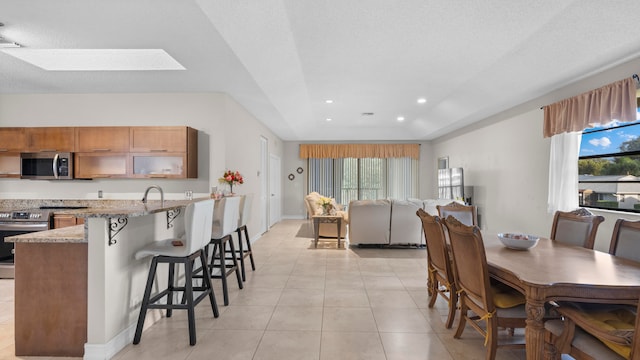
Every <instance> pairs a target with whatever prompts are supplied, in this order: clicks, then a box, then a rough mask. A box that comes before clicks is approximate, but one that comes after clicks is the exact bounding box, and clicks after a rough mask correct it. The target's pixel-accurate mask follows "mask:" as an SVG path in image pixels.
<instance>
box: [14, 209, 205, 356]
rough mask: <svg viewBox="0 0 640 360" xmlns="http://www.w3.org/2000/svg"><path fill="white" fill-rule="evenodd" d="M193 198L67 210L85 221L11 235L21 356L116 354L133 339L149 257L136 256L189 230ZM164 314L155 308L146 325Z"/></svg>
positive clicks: (17, 337) (17, 353)
mask: <svg viewBox="0 0 640 360" xmlns="http://www.w3.org/2000/svg"><path fill="white" fill-rule="evenodd" d="M192 201H197V200H184V201H182V200H181V201H165V202H164V204H161V203H160V201H150V202H149V204H147V205H144V204H141V203H140V202H136V203H134V202H132V204H131V205H130V206H128V207H126V208H88V209H78V210H65V211H62V212H64V213H66V214H70V215H73V216H76V217H81V218H84V219H85V223H84V225H76V226H72V227H67V228H61V229H54V230H47V231H42V232H35V233H29V234H24V235H18V236H13V237H10V238H7V241H10V242H14V243H15V269H16V277H15V308H16V310H15V314H16V317H15V324H16V325H15V327H16V329H15V330H16V335H15V346H16V355H17V356H83V357H84V358H85V359H109V358H111V357H112V356H113V355H115V354H116V353H117V352H118V351H119V350H121V349H122V348H124V347H125V346H126V345H127V344H129V343H130V342H131V341H132V339H133V332H134V330H135V322H136V320H137V317H138V312H139V308H140V302H141V298H142V295H143V292H144V285H145V281H146V276H147V272H148V269H149V262H150V259H143V260H135V259H134V256H133V255H134V253H135V252H136V251H137V250H138V249H140V248H141V247H143V246H145V245H146V244H148V243H150V242H152V241H155V240H159V239H164V238H169V237H173V236H176V235H178V234H180V233H181V232H183V231H184V224H183V221H182V216H183V213H184V211H183V209H184V207H185V206H186V205H187V204H189V203H190V202H192ZM164 274H166V272H165V271H162V270H160V271H159V272H158V275H160V276H162V275H164ZM161 281H162V280H161ZM159 318H160V314H159V312H157V311H155V312H150V313H149V315H148V316H147V319H148V320H147V322H146V323H145V324H146V326H150V325H151V324H152V323H153V322H155V321H157V320H158V319H159Z"/></svg>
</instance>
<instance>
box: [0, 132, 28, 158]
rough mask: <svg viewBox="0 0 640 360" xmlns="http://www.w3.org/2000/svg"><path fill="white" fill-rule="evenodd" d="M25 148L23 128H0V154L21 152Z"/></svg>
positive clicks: (25, 141)
mask: <svg viewBox="0 0 640 360" xmlns="http://www.w3.org/2000/svg"><path fill="white" fill-rule="evenodd" d="M26 148H27V140H26V137H25V130H24V128H10V127H0V153H5V152H17V153H19V152H21V151H24V149H26Z"/></svg>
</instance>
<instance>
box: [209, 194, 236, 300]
mask: <svg viewBox="0 0 640 360" xmlns="http://www.w3.org/2000/svg"><path fill="white" fill-rule="evenodd" d="M239 216H240V197H239V196H228V197H225V198H222V199H221V200H219V201H218V202H217V203H216V211H215V212H214V217H213V228H212V230H211V242H210V243H209V245H213V251H212V252H211V262H210V263H209V270H210V271H211V278H212V279H221V280H222V296H223V299H224V305H225V306H226V305H229V287H228V286H227V276H229V275H231V274H233V273H235V274H236V278H237V280H238V287H239V288H240V289H242V288H243V286H242V277H241V275H240V267H239V266H238V260H237V259H236V248H235V245H234V244H233V237H232V234H233V233H234V232H235V231H236V229H237V227H238V217H239ZM207 253H208V250H207Z"/></svg>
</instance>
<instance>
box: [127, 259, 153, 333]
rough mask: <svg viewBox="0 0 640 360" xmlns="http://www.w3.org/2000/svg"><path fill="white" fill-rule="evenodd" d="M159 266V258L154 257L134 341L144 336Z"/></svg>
mask: <svg viewBox="0 0 640 360" xmlns="http://www.w3.org/2000/svg"><path fill="white" fill-rule="evenodd" d="M157 266H158V260H157V259H156V258H155V257H154V258H153V260H151V268H150V269H149V277H147V285H146V286H145V288H144V297H143V298H142V304H141V305H140V315H138V324H137V325H136V333H135V335H134V337H133V343H134V344H138V343H140V338H141V337H142V327H143V326H144V319H145V317H146V316H147V309H148V308H149V300H150V299H151V288H152V287H153V280H154V279H155V277H156V268H157Z"/></svg>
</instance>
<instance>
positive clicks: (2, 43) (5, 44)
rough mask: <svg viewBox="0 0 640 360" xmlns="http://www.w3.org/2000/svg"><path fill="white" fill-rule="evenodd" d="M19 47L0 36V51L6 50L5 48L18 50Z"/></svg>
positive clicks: (0, 25) (1, 24)
mask: <svg viewBox="0 0 640 360" xmlns="http://www.w3.org/2000/svg"><path fill="white" fill-rule="evenodd" d="M2 26H4V24H3V23H0V27H2ZM19 47H20V45H19V44H17V43H14V42H13V41H9V40H7V39H4V38H3V37H2V36H0V49H7V48H19Z"/></svg>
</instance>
